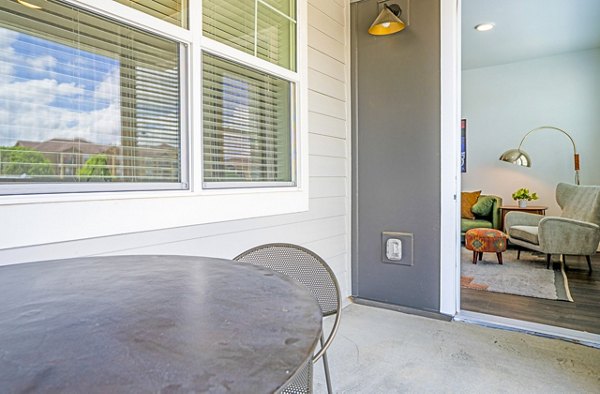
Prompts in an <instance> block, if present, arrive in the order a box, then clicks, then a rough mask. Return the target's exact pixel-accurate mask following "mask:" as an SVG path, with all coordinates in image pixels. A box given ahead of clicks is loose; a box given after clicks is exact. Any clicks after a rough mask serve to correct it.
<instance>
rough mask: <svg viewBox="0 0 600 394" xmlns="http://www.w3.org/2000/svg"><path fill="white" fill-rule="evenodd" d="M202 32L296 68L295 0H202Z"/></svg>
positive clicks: (259, 55) (282, 64)
mask: <svg viewBox="0 0 600 394" xmlns="http://www.w3.org/2000/svg"><path fill="white" fill-rule="evenodd" d="M202 12H203V13H202V15H203V27H202V29H203V32H204V35H205V36H207V37H210V38H212V39H214V40H217V41H219V42H222V43H225V44H227V45H229V46H231V47H233V48H236V49H239V50H241V51H244V52H247V53H250V54H252V55H254V56H257V57H259V58H261V59H264V60H267V61H269V62H271V63H274V64H277V65H279V66H282V67H285V68H287V69H289V70H292V71H295V70H296V19H295V12H296V2H295V0H286V1H284V0H269V1H267V0H238V1H220V0H204V1H203V3H202Z"/></svg>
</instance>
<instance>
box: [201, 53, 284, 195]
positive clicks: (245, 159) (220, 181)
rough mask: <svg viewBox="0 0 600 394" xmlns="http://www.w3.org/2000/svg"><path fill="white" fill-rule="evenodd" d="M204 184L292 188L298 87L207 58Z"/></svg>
mask: <svg viewBox="0 0 600 394" xmlns="http://www.w3.org/2000/svg"><path fill="white" fill-rule="evenodd" d="M202 60H203V72H202V73H203V78H202V81H203V105H204V107H203V141H204V143H203V145H204V185H205V186H206V187H227V186H231V187H238V186H259V185H265V186H267V185H272V184H273V183H278V184H279V185H284V184H288V185H292V184H293V182H294V171H293V163H294V162H293V160H292V152H293V141H294V138H293V129H292V119H293V110H292V108H294V99H293V97H294V92H293V90H294V86H293V84H292V83H291V82H289V81H286V80H284V79H281V78H278V77H275V76H272V75H269V74H267V73H264V72H260V71H256V70H254V69H252V68H249V67H247V66H244V65H241V64H238V63H234V62H231V61H228V60H224V59H222V58H220V57H217V56H213V55H210V54H207V53H204V55H203V58H202Z"/></svg>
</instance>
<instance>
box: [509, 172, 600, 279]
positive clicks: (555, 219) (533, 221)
mask: <svg viewBox="0 0 600 394" xmlns="http://www.w3.org/2000/svg"><path fill="white" fill-rule="evenodd" d="M556 201H557V202H558V205H559V206H560V207H561V209H562V214H561V216H541V215H534V214H529V213H524V212H515V211H512V212H508V213H507V214H506V221H505V227H506V229H507V232H508V239H509V241H510V242H511V243H513V244H515V245H518V246H521V247H524V248H527V249H531V250H535V251H538V252H542V253H544V254H546V261H547V268H550V261H551V259H552V255H553V254H562V255H563V261H564V258H565V255H580V256H585V257H586V259H587V263H588V267H589V270H590V272H591V271H592V261H591V256H592V255H593V254H594V253H596V250H597V249H598V243H599V242H600V186H575V185H569V184H566V183H559V184H558V186H557V187H556Z"/></svg>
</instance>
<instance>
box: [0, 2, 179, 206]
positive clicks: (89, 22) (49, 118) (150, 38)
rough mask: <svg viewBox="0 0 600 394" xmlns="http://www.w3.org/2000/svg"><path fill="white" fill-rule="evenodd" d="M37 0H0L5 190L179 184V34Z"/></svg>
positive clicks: (1, 174)
mask: <svg viewBox="0 0 600 394" xmlns="http://www.w3.org/2000/svg"><path fill="white" fill-rule="evenodd" d="M41 4H42V5H43V8H42V9H33V8H29V7H25V6H23V5H21V4H19V3H17V2H13V1H4V2H2V3H1V5H0V46H1V48H0V185H2V190H3V193H2V194H14V193H20V194H23V193H36V192H49V191H59V192H60V191H96V190H139V189H144V190H148V189H181V188H185V187H186V185H185V183H186V174H185V166H184V165H183V163H184V162H185V160H184V158H183V157H182V151H184V149H182V148H183V141H184V138H182V137H183V133H182V130H181V121H180V117H181V100H180V97H181V86H180V81H181V76H180V53H181V48H180V44H179V43H177V42H175V41H172V40H168V39H165V38H162V37H159V36H157V35H154V34H150V33H147V32H144V31H142V30H138V29H135V28H132V27H129V26H126V25H124V24H122V23H118V22H115V21H112V20H109V19H106V18H103V17H100V16H97V15H95V14H92V13H89V12H86V11H83V10H80V9H77V8H75V7H71V6H68V5H66V4H63V3H59V2H55V1H44V2H43V3H41ZM42 184H43V186H42Z"/></svg>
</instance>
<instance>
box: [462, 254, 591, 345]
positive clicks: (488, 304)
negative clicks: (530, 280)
mask: <svg viewBox="0 0 600 394" xmlns="http://www.w3.org/2000/svg"><path fill="white" fill-rule="evenodd" d="M567 268H568V269H567V270H566V273H567V278H568V281H569V289H570V290H571V296H572V297H573V299H574V300H575V302H565V301H553V300H546V299H542V298H534V297H524V296H518V295H512V294H502V293H494V292H491V291H480V290H472V289H462V288H461V289H460V290H461V309H462V310H466V311H472V312H481V313H486V314H490V315H496V316H502V317H508V318H511V319H518V320H526V321H530V322H535V323H542V324H549V325H553V326H558V327H564V328H570V329H574V330H579V331H586V332H589V333H593V334H600V254H596V255H595V256H593V257H592V268H593V270H594V271H593V272H592V274H591V275H590V274H589V272H588V267H587V263H586V261H585V258H577V257H567Z"/></svg>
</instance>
